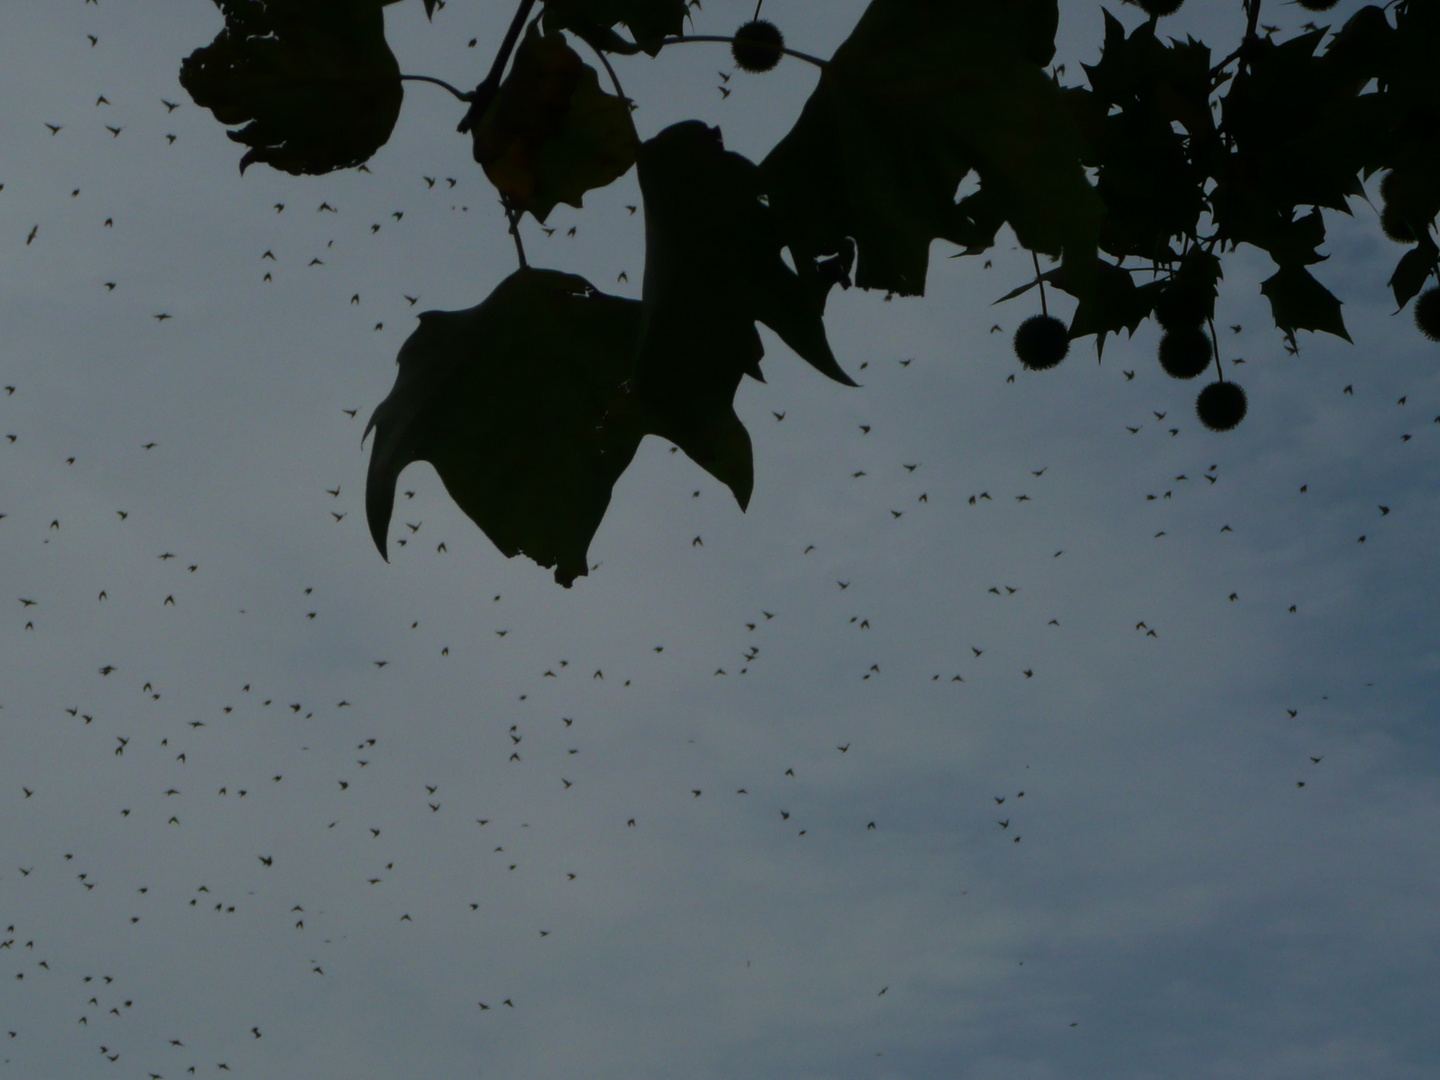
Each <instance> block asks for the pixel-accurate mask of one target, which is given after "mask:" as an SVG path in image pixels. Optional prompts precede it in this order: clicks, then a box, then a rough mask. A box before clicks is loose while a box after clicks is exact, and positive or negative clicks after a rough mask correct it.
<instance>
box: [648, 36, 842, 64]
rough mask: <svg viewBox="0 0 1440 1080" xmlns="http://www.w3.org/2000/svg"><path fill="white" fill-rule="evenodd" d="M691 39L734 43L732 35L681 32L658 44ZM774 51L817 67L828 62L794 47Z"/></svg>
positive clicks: (758, 42)
mask: <svg viewBox="0 0 1440 1080" xmlns="http://www.w3.org/2000/svg"><path fill="white" fill-rule="evenodd" d="M691 41H718V42H723V43H724V44H726V45H733V44H734V43H735V39H734V38H733V37H717V36H715V35H712V34H682V35H681V36H680V37H667V38H665V39H664V40H663V41H661V42H660V44H661V45H684V44H687V43H689V42H691ZM746 44H748V45H756V46H760V47H762V48H766V49H770V48H774V46H772V45H769V44H766V43H764V42H760V41H751V42H747V43H746ZM776 51H777V52H782V53H784V54H785V55H786V56H793V57H795V59H796V60H804V61H805V62H806V63H807V64H814V65H815V66H816V67H818V68H825V67H828V66H829V63H830V61H828V60H821V59H820V57H818V56H811V55H810V54H809V53H803V52H797V51H796V50H795V49H787V48H784V47H781V48H779V49H777V50H776Z"/></svg>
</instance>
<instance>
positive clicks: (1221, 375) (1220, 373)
mask: <svg viewBox="0 0 1440 1080" xmlns="http://www.w3.org/2000/svg"><path fill="white" fill-rule="evenodd" d="M1256 6H1257V7H1258V6H1259V5H1258V4H1257V5H1256ZM1205 321H1206V322H1208V323H1209V324H1210V347H1211V348H1212V349H1214V350H1215V377H1216V378H1217V379H1219V380H1220V381H1221V382H1224V381H1225V369H1224V368H1223V367H1222V366H1221V364H1220V338H1219V337H1218V336H1217V335H1216V333H1215V320H1214V319H1206V320H1205Z"/></svg>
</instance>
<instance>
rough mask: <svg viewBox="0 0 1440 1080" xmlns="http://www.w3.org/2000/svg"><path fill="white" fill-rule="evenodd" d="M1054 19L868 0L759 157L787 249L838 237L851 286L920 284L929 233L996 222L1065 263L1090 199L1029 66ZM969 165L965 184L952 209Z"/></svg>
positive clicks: (1073, 135) (1086, 248)
mask: <svg viewBox="0 0 1440 1080" xmlns="http://www.w3.org/2000/svg"><path fill="white" fill-rule="evenodd" d="M1056 18H1057V14H1056V4H1055V0H1011V2H1007V3H996V2H994V0H948V2H945V3H936V2H934V0H872V3H871V4H870V6H869V8H868V9H867V10H866V12H865V14H864V15H863V16H862V17H861V19H860V22H859V24H858V25H857V26H856V28H855V30H854V32H853V33H852V34H851V35H850V37H849V38H848V39H847V40H846V41H845V42H844V43H843V44H842V45H841V46H840V48H839V49H838V50H837V51H836V53H835V56H834V58H833V59H832V60H831V61H830V62H829V63H828V64H827V65H826V66H825V68H824V70H823V71H822V73H821V76H820V84H819V86H818V87H817V88H816V89H815V92H814V93H813V94H812V95H811V97H810V100H809V101H808V102H806V104H805V108H804V111H803V112H802V113H801V116H800V119H799V121H798V122H797V123H796V125H795V127H794V128H793V129H792V130H791V131H790V133H789V134H788V135H787V136H786V137H785V139H784V140H783V141H782V142H781V143H780V144H779V145H778V146H777V147H776V148H775V149H774V150H773V151H772V152H771V153H770V155H769V156H768V157H767V158H766V159H765V161H764V162H763V164H762V166H761V167H762V168H763V170H764V172H765V180H766V189H767V191H768V192H769V194H770V196H771V199H772V201H773V205H774V206H775V208H776V209H777V210H778V211H779V212H780V214H781V215H782V217H783V218H784V220H785V226H786V230H787V239H788V240H789V241H790V242H791V243H792V246H794V247H798V248H800V249H803V250H805V251H808V252H811V253H814V254H825V253H830V252H834V251H837V250H839V247H840V245H841V243H842V242H843V241H844V239H845V238H847V237H851V238H853V239H854V240H855V243H856V245H857V247H858V258H859V262H858V267H857V270H856V277H855V280H856V284H858V285H860V286H862V287H864V288H878V289H886V290H888V291H890V292H894V293H900V294H906V295H911V294H920V293H923V292H924V290H925V276H926V271H927V268H928V264H929V248H930V243H931V241H933V240H935V239H937V238H938V239H945V240H949V241H951V242H952V243H957V244H961V245H964V246H966V247H969V248H971V249H978V247H979V246H981V244H977V242H976V241H977V233H978V234H979V237H980V239H981V240H982V242H984V233H985V231H986V229H984V228H981V229H979V230H977V228H976V223H977V221H978V222H979V223H981V224H982V225H988V224H989V223H993V222H997V221H1000V220H1004V221H1008V222H1009V223H1010V225H1011V226H1012V228H1014V230H1015V233H1016V235H1017V236H1018V237H1019V239H1020V242H1021V243H1022V244H1024V245H1025V246H1026V247H1028V248H1032V249H1034V250H1037V251H1044V252H1047V253H1050V254H1055V255H1059V254H1060V253H1062V252H1064V253H1065V254H1066V256H1067V258H1068V259H1069V260H1071V261H1073V262H1075V263H1076V265H1077V274H1078V273H1081V272H1082V271H1081V270H1079V269H1078V268H1079V267H1083V266H1084V265H1085V264H1087V263H1088V262H1089V261H1090V260H1091V259H1092V258H1093V256H1094V252H1095V244H1096V238H1097V235H1098V231H1099V227H1100V217H1101V204H1100V201H1099V198H1098V197H1097V196H1096V194H1095V191H1094V190H1093V189H1092V188H1091V186H1090V185H1089V183H1088V182H1087V181H1086V179H1085V174H1084V171H1083V169H1082V167H1081V164H1080V154H1081V139H1080V136H1079V133H1078V130H1077V127H1076V123H1075V119H1074V117H1073V114H1072V112H1071V110H1070V108H1069V107H1068V106H1067V104H1066V101H1065V99H1064V97H1063V96H1062V94H1061V92H1060V90H1059V88H1058V87H1057V86H1056V85H1055V83H1054V82H1053V81H1052V80H1051V79H1050V78H1049V76H1048V75H1046V73H1045V72H1044V71H1043V70H1042V69H1041V68H1040V67H1039V66H1038V65H1039V64H1041V63H1047V62H1048V61H1049V59H1050V55H1051V54H1052V53H1053V51H1054V46H1053V39H1054V30H1055V25H1056ZM972 168H973V169H975V170H977V171H978V172H979V175H980V180H981V190H980V193H979V196H978V202H971V200H966V202H967V203H970V206H969V207H967V208H966V209H965V210H962V209H961V207H957V204H956V202H955V194H956V191H957V189H958V187H959V184H960V181H961V180H962V179H964V177H965V176H966V174H967V173H968V172H969V171H970V170H971V169H972ZM976 198H977V197H975V196H972V199H976ZM963 205H964V204H962V206H963ZM974 210H983V213H981V214H978V215H977V214H975V213H973V212H967V211H974ZM989 234H990V237H992V238H993V229H990V230H989Z"/></svg>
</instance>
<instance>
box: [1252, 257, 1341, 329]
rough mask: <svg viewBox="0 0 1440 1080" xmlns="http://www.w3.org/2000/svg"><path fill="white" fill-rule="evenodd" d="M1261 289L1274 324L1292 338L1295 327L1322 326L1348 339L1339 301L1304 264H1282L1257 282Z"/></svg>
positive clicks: (1311, 327) (1321, 327)
mask: <svg viewBox="0 0 1440 1080" xmlns="http://www.w3.org/2000/svg"><path fill="white" fill-rule="evenodd" d="M1260 291H1261V292H1262V293H1263V294H1264V295H1265V296H1266V297H1267V298H1268V299H1269V300H1270V311H1271V313H1272V314H1273V315H1274V317H1275V325H1276V326H1278V327H1279V328H1280V329H1281V330H1283V331H1284V332H1285V336H1286V337H1288V338H1290V339H1291V340H1292V341H1293V340H1294V338H1295V331H1296V330H1323V331H1325V332H1326V333H1327V334H1334V335H1335V336H1336V337H1341V338H1344V339H1345V340H1346V341H1349V340H1350V335H1349V333H1347V332H1346V330H1345V320H1344V319H1343V318H1342V317H1341V315H1340V301H1339V300H1337V299H1335V296H1334V295H1333V294H1332V293H1331V292H1330V290H1329V289H1327V288H1325V286H1324V285H1321V284H1320V282H1318V281H1316V280H1315V278H1314V277H1313V276H1312V275H1311V273H1310V271H1309V270H1306V269H1305V268H1304V267H1303V266H1298V265H1291V266H1282V267H1281V268H1280V269H1279V270H1278V271H1277V272H1276V273H1275V274H1274V275H1272V276H1271V277H1268V278H1266V279H1265V280H1264V281H1262V282H1261V283H1260Z"/></svg>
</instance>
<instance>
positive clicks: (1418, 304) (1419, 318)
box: [1415, 286, 1440, 341]
mask: <svg viewBox="0 0 1440 1080" xmlns="http://www.w3.org/2000/svg"><path fill="white" fill-rule="evenodd" d="M1415 325H1416V326H1418V327H1419V328H1420V332H1421V333H1422V334H1424V335H1425V336H1426V337H1427V338H1429V339H1430V340H1431V341H1440V286H1431V287H1430V288H1428V289H1426V290H1425V291H1424V292H1423V293H1421V294H1420V299H1419V300H1416V301H1415Z"/></svg>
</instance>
